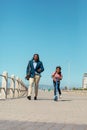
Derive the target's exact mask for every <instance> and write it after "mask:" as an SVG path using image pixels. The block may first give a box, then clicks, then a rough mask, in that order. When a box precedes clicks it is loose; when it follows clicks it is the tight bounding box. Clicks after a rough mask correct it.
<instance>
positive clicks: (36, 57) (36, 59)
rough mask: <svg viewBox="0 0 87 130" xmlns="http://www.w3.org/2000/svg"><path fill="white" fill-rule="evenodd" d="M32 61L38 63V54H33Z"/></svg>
mask: <svg viewBox="0 0 87 130" xmlns="http://www.w3.org/2000/svg"><path fill="white" fill-rule="evenodd" d="M33 60H35V61H36V62H37V61H39V55H38V54H34V56H33Z"/></svg>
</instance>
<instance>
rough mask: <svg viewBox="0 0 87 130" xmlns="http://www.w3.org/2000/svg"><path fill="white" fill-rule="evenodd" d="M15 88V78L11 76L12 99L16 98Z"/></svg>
mask: <svg viewBox="0 0 87 130" xmlns="http://www.w3.org/2000/svg"><path fill="white" fill-rule="evenodd" d="M14 88H15V76H14V75H11V78H10V90H9V91H10V98H14Z"/></svg>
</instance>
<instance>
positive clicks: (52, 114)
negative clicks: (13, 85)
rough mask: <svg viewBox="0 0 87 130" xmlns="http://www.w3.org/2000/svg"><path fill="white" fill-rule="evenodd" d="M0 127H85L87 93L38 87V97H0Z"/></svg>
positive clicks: (21, 129)
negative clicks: (56, 93) (55, 94)
mask: <svg viewBox="0 0 87 130" xmlns="http://www.w3.org/2000/svg"><path fill="white" fill-rule="evenodd" d="M0 130H87V94H78V93H73V92H62V99H59V101H58V102H55V101H53V92H52V91H50V92H48V91H45V92H44V91H41V90H39V96H38V100H37V101H35V100H33V94H32V100H30V101H29V100H28V99H27V98H20V99H7V100H0Z"/></svg>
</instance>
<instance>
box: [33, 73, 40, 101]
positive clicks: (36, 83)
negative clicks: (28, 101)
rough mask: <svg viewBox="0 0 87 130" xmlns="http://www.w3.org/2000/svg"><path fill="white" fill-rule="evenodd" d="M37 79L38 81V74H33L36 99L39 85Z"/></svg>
mask: <svg viewBox="0 0 87 130" xmlns="http://www.w3.org/2000/svg"><path fill="white" fill-rule="evenodd" d="M39 81H40V76H39V75H35V89H34V91H35V97H34V98H35V99H37V96H38V85H39Z"/></svg>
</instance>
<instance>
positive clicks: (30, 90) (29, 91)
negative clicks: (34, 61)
mask: <svg viewBox="0 0 87 130" xmlns="http://www.w3.org/2000/svg"><path fill="white" fill-rule="evenodd" d="M33 84H34V78H30V79H29V88H28V97H29V96H31V94H32V87H33Z"/></svg>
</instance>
